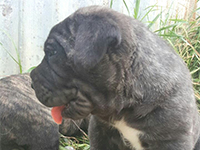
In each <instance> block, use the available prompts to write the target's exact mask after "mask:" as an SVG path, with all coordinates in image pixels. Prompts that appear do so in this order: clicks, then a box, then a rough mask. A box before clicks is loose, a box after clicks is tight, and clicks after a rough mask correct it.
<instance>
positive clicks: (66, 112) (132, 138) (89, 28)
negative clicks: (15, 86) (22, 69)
mask: <svg viewBox="0 0 200 150" xmlns="http://www.w3.org/2000/svg"><path fill="white" fill-rule="evenodd" d="M44 52H45V56H44V59H43V60H42V62H41V64H40V65H39V66H38V67H37V68H36V69H34V70H33V71H32V72H31V78H32V81H33V87H34V89H35V92H36V96H37V98H38V99H39V100H40V102H41V103H43V104H44V105H46V106H49V107H54V106H62V105H65V108H64V109H63V110H62V116H63V117H65V118H72V119H75V120H76V119H80V118H84V117H86V116H88V115H89V114H92V116H91V120H90V124H89V138H90V143H91V150H200V144H199V143H200V140H199V136H200V117H199V114H198V110H197V106H196V103H195V97H194V92H193V87H192V82H191V76H190V73H189V71H188V69H187V67H186V65H185V64H184V62H183V60H182V59H181V58H180V57H179V56H178V55H177V54H176V53H175V51H174V50H173V49H172V48H171V47H170V46H169V45H168V44H166V42H165V41H163V40H162V39H161V38H160V37H158V36H157V35H155V34H154V33H152V32H151V31H149V30H148V29H147V28H146V27H145V26H144V25H143V24H142V23H140V22H139V21H137V20H134V19H133V18H131V17H128V16H125V15H123V14H121V13H118V12H116V11H113V10H111V9H109V8H106V7H101V6H90V7H86V8H81V9H79V10H77V11H76V12H75V13H73V14H72V15H71V16H69V17H68V18H66V19H65V20H64V21H62V22H60V23H59V24H57V25H55V26H54V27H53V28H52V30H51V31H50V34H49V36H48V38H47V40H46V42H45V44H44ZM195 145H196V146H195Z"/></svg>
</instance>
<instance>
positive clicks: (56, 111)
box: [51, 105, 65, 124]
mask: <svg viewBox="0 0 200 150" xmlns="http://www.w3.org/2000/svg"><path fill="white" fill-rule="evenodd" d="M64 108H65V106H64V105H63V106H57V107H53V108H52V109H51V116H52V118H53V120H54V121H55V123H57V124H61V123H62V115H61V112H62V110H63V109H64Z"/></svg>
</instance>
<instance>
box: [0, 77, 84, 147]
mask: <svg viewBox="0 0 200 150" xmlns="http://www.w3.org/2000/svg"><path fill="white" fill-rule="evenodd" d="M87 121H88V120H87ZM83 122H86V120H78V121H77V123H78V125H81V124H82V126H81V128H83V129H87V128H86V127H87V125H88V124H86V123H83ZM75 123H76V122H75ZM62 129H63V130H62ZM59 130H60V131H61V133H62V134H65V135H67V136H74V135H77V134H80V131H79V130H78V128H77V127H76V126H75V125H74V123H73V124H72V123H71V122H70V121H63V123H62V124H61V125H60V126H59ZM58 146H59V133H58V125H57V124H56V123H55V122H54V121H53V119H52V117H51V113H50V109H49V108H47V107H45V106H44V105H42V104H41V103H40V102H39V101H38V100H37V98H36V96H35V93H34V91H33V89H32V88H31V79H30V76H29V74H21V75H12V76H9V77H5V78H2V79H1V80H0V150H13V149H18V150H58Z"/></svg>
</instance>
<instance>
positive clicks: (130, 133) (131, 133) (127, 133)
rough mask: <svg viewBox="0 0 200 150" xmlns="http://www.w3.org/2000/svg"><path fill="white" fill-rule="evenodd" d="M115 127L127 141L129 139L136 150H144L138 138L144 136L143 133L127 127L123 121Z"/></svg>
mask: <svg viewBox="0 0 200 150" xmlns="http://www.w3.org/2000/svg"><path fill="white" fill-rule="evenodd" d="M114 127H115V128H117V129H118V130H119V132H120V133H121V134H122V135H123V137H124V138H125V139H127V140H128V141H129V142H130V144H131V146H132V147H134V148H135V150H143V148H142V146H141V143H140V140H139V138H138V136H139V135H140V134H142V132H141V131H139V130H136V129H134V128H131V127H129V126H127V124H126V122H125V121H124V120H123V119H122V120H120V121H116V122H115V123H114Z"/></svg>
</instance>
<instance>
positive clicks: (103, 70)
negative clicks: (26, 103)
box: [31, 6, 126, 114]
mask: <svg viewBox="0 0 200 150" xmlns="http://www.w3.org/2000/svg"><path fill="white" fill-rule="evenodd" d="M116 13H117V12H114V11H113V10H110V9H108V8H105V7H100V6H93V7H86V8H82V9H79V10H78V11H76V12H75V13H74V14H72V15H71V16H69V17H68V18H66V19H65V20H64V21H62V22H61V23H59V24H57V25H56V26H54V27H53V28H52V30H51V31H50V34H49V36H48V38H47V40H46V42H45V45H44V52H45V56H44V59H43V60H42V62H41V64H40V65H39V66H38V67H37V68H35V69H34V70H33V71H32V72H31V78H32V81H33V87H34V89H35V92H36V95H37V98H38V99H39V100H40V101H41V102H42V103H43V104H44V105H46V106H50V107H53V106H59V105H63V104H65V105H67V104H69V103H70V102H73V101H76V99H82V100H83V101H86V99H87V100H88V103H90V104H88V105H89V106H90V108H89V109H88V110H87V111H86V110H83V112H87V113H86V114H89V113H91V111H93V109H95V108H97V107H102V108H105V107H106V106H105V104H108V103H109V102H108V101H107V100H106V99H107V98H108V97H110V96H111V95H112V96H114V95H115V92H117V90H118V85H119V82H120V81H121V79H122V76H123V73H122V70H123V67H124V66H123V62H124V61H125V60H126V54H125V53H124V49H122V48H121V47H122V46H121V45H122V30H121V27H120V24H119V23H118V21H117V19H116V18H117V16H118V15H119V14H117V15H116ZM120 15H121V14H120ZM123 17H125V16H123ZM97 101H98V102H97ZM96 105H99V106H96ZM79 110H80V109H79Z"/></svg>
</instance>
